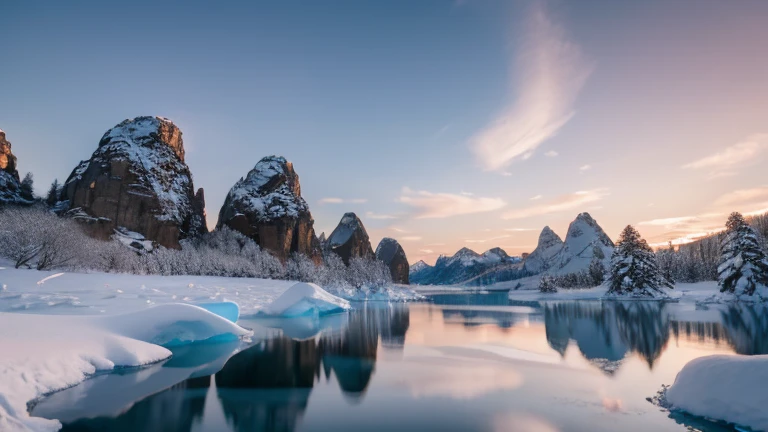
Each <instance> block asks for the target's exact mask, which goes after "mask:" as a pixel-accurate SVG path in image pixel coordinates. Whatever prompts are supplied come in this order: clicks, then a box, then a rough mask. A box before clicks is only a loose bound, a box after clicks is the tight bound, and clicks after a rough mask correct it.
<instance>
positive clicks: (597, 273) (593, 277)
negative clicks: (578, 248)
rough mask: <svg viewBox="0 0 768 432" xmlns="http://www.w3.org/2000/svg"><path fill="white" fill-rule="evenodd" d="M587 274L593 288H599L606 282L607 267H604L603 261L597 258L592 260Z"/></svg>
mask: <svg viewBox="0 0 768 432" xmlns="http://www.w3.org/2000/svg"><path fill="white" fill-rule="evenodd" d="M587 272H588V274H589V282H590V285H591V286H598V285H600V284H602V283H603V282H605V265H603V261H602V260H601V259H598V258H597V257H594V258H592V261H591V262H590V263H589V269H587Z"/></svg>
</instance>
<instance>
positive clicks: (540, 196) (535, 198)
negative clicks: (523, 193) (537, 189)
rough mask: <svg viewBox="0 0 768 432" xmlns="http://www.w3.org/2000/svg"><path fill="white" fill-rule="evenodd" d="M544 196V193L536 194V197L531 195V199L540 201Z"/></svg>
mask: <svg viewBox="0 0 768 432" xmlns="http://www.w3.org/2000/svg"><path fill="white" fill-rule="evenodd" d="M542 198H544V195H536V196H534V197H531V201H538V200H540V199H542Z"/></svg>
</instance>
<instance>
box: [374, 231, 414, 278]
mask: <svg viewBox="0 0 768 432" xmlns="http://www.w3.org/2000/svg"><path fill="white" fill-rule="evenodd" d="M376 259H377V260H379V261H382V262H384V264H386V265H387V267H389V273H390V274H391V275H392V282H394V283H399V284H406V285H407V284H408V283H409V282H408V258H407V257H406V256H405V251H404V250H403V247H402V246H400V243H398V242H397V240H395V239H393V238H389V237H385V238H383V239H381V241H380V242H379V245H378V246H377V247H376Z"/></svg>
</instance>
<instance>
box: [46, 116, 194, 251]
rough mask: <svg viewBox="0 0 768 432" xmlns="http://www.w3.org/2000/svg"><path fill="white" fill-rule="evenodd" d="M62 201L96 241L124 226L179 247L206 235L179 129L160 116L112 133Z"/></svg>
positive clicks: (74, 173) (136, 121) (79, 169)
mask: <svg viewBox="0 0 768 432" xmlns="http://www.w3.org/2000/svg"><path fill="white" fill-rule="evenodd" d="M60 198H61V200H62V203H64V204H63V205H61V206H57V208H60V209H61V211H67V210H68V211H69V212H70V214H72V215H75V216H77V218H78V220H80V221H82V222H83V223H85V225H86V227H87V228H88V231H89V232H90V233H91V234H92V235H94V236H96V237H98V238H103V239H107V238H109V237H110V236H111V235H112V234H113V231H114V230H115V229H117V228H118V227H125V229H126V230H129V231H135V232H138V233H141V234H142V235H143V236H145V237H146V238H147V239H150V240H154V241H156V242H158V243H160V244H161V245H163V246H165V247H173V248H178V247H179V243H178V242H179V240H180V239H183V238H185V237H189V236H194V235H196V234H198V233H201V232H205V231H207V227H206V225H205V217H204V211H205V203H204V202H200V200H201V199H202V193H201V192H198V194H197V195H195V191H194V187H193V185H192V174H191V173H190V171H189V167H188V166H187V165H186V163H184V144H183V141H182V138H181V130H180V129H179V128H178V127H177V126H176V125H174V124H173V122H171V121H170V120H168V119H165V118H162V117H150V116H144V117H136V118H134V119H127V120H124V121H123V122H121V123H120V124H118V125H116V126H115V127H113V128H112V129H110V130H108V131H107V132H106V133H105V134H104V136H103V137H102V138H101V141H99V145H98V148H97V149H96V151H95V152H93V154H92V156H91V158H90V159H89V160H87V161H83V162H81V163H80V164H78V166H77V167H75V169H74V170H73V171H72V173H71V174H70V176H69V178H68V179H67V181H66V182H65V183H64V188H63V191H62V194H61V197H60Z"/></svg>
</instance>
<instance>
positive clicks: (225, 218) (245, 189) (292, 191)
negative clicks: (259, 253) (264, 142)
mask: <svg viewBox="0 0 768 432" xmlns="http://www.w3.org/2000/svg"><path fill="white" fill-rule="evenodd" d="M224 225H226V226H228V227H230V228H232V229H234V230H236V231H239V232H241V233H243V234H244V235H246V236H248V237H250V238H252V239H253V240H254V241H256V243H258V244H259V245H260V246H261V247H262V248H265V249H267V250H269V251H270V252H272V253H273V254H274V255H276V256H277V257H278V258H280V259H283V260H284V259H286V258H288V256H290V254H291V253H293V252H297V253H301V254H304V255H306V256H308V257H310V258H312V259H314V260H315V261H316V262H317V261H319V260H320V257H321V253H320V242H319V240H318V238H317V237H316V236H315V230H314V227H313V226H314V220H313V219H312V215H311V214H310V212H309V206H308V205H307V202H306V201H304V198H302V196H301V185H300V184H299V176H298V174H296V171H294V169H293V164H292V163H290V162H288V161H286V160H285V158H284V157H282V156H267V157H265V158H262V159H261V160H260V161H259V162H258V163H257V164H256V165H255V166H254V167H253V169H252V170H250V171H249V172H248V174H247V175H246V176H245V177H244V178H241V179H240V180H238V181H237V183H235V185H234V186H232V189H230V190H229V193H228V194H227V197H226V199H225V200H224V205H222V207H221V210H220V211H219V221H218V223H217V225H216V226H217V227H222V226H224Z"/></svg>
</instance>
